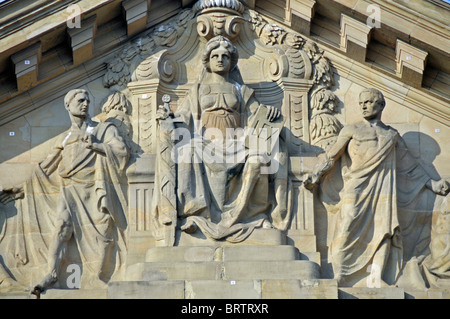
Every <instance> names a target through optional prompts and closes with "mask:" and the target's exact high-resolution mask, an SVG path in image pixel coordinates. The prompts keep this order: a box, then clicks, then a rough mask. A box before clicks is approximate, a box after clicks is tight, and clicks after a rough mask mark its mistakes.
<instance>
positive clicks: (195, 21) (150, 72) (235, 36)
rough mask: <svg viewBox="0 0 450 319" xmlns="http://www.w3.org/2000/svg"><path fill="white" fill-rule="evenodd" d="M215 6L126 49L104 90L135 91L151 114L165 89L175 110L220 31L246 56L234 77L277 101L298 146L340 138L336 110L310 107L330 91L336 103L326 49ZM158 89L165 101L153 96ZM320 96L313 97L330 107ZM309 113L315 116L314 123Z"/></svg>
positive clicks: (250, 15)
mask: <svg viewBox="0 0 450 319" xmlns="http://www.w3.org/2000/svg"><path fill="white" fill-rule="evenodd" d="M211 3H214V4H211ZM211 3H210V2H208V1H203V2H198V3H197V4H195V5H194V6H193V8H192V9H186V10H183V11H182V12H180V13H179V14H178V15H177V16H176V17H175V18H173V19H172V20H171V21H170V22H169V23H167V24H163V25H160V26H157V27H155V28H154V29H152V30H149V32H147V33H146V34H145V35H143V36H141V37H139V38H138V39H137V40H135V41H134V42H133V43H131V44H129V45H128V46H126V47H125V48H124V49H123V51H122V53H121V54H120V55H119V56H117V57H116V58H114V59H113V60H112V61H110V62H109V63H108V67H107V70H108V71H107V73H106V74H105V76H104V82H103V83H104V85H105V87H109V88H110V89H111V90H113V91H115V90H122V91H128V90H129V91H131V92H135V93H136V94H139V96H140V97H141V98H140V99H139V97H138V95H136V94H134V95H135V98H136V97H137V98H138V99H139V101H140V102H138V103H144V104H145V102H143V101H144V100H146V101H147V102H148V103H153V106H152V107H151V108H152V110H150V109H148V110H147V112H153V113H151V118H154V112H156V106H157V104H156V103H160V99H161V96H162V95H163V94H171V95H172V104H171V106H172V108H173V109H174V110H176V108H177V105H178V102H179V100H182V99H183V97H184V95H185V94H186V92H187V91H188V90H189V88H190V86H191V85H192V84H193V83H195V82H196V81H198V79H199V77H200V76H201V74H202V72H203V70H202V66H201V64H200V62H199V61H201V51H202V48H203V47H204V45H205V43H206V42H207V41H208V40H209V39H210V38H212V37H213V36H215V35H224V36H226V37H227V38H229V39H231V40H232V41H233V43H234V45H235V46H236V48H237V49H238V51H239V55H240V59H239V62H238V70H239V71H240V72H235V74H234V77H235V81H236V82H238V83H241V84H243V83H245V84H246V85H248V86H250V87H252V88H253V89H254V90H255V94H256V96H257V97H258V98H259V100H260V101H261V102H262V103H265V104H268V105H275V106H277V107H278V108H280V109H282V112H283V113H285V114H289V115H290V116H289V122H287V123H286V125H287V127H288V128H289V129H290V132H291V133H292V140H293V141H294V143H295V144H296V149H297V151H298V149H299V147H300V145H301V143H302V142H301V141H300V140H303V141H304V142H306V144H302V145H303V147H306V146H305V145H307V144H309V143H310V142H312V144H313V145H314V144H317V145H319V144H320V145H321V146H324V145H327V143H325V144H324V143H323V142H320V141H321V140H322V139H324V138H325V139H328V138H329V137H331V135H333V136H335V135H336V133H337V132H338V130H339V128H340V126H339V123H338V121H337V120H336V119H334V117H333V113H334V109H332V108H331V109H328V112H327V114H328V115H327V116H329V117H330V119H331V120H329V121H317V118H320V117H323V116H324V115H323V113H324V112H323V111H322V112H316V110H318V108H321V109H323V107H319V106H315V105H310V103H311V102H310V100H311V96H320V97H323V96H326V97H327V101H328V100H330V101H331V100H333V101H331V102H330V103H331V104H333V103H336V101H334V100H335V99H336V97H335V96H334V95H333V94H331V92H329V91H328V90H329V89H330V88H331V86H332V85H333V70H332V67H331V65H330V62H329V61H328V59H327V58H325V57H324V56H323V53H324V52H323V51H322V50H320V49H319V48H318V46H317V45H316V44H315V43H314V42H313V41H310V40H305V39H304V38H303V37H302V36H301V35H300V34H298V33H295V32H290V31H287V30H285V29H284V28H282V27H279V26H277V25H276V24H273V23H270V22H269V21H266V20H265V19H264V18H263V17H262V16H261V15H260V14H259V13H257V12H256V11H254V10H251V9H248V8H245V7H244V6H243V5H242V4H241V3H240V2H238V1H235V2H233V1H231V2H229V3H228V2H224V3H223V4H222V3H221V2H219V5H215V2H211ZM250 70H251V71H250ZM152 91H155V92H156V93H157V100H158V99H159V101H157V100H154V99H153V100H152V101H151V102H150V101H149V96H151V93H152ZM319 91H320V92H321V93H320V94H319V93H318V92H319ZM142 96H146V97H147V98H146V99H145V98H144V99H143V98H142ZM155 97H156V96H155ZM320 100H321V99H319V98H315V99H313V100H312V101H315V102H314V103H319V104H320V103H322V104H326V103H325V102H324V101H322V102H320ZM144 104H142V105H144ZM310 108H311V110H313V112H312V114H310V113H311V111H310ZM309 117H312V118H316V121H313V122H314V123H313V124H312V126H311V128H310V127H309V125H310V124H309ZM151 121H152V120H151ZM148 125H150V124H148ZM152 126H154V124H153V125H152ZM324 126H325V127H324ZM328 126H330V127H328ZM147 129H149V128H147ZM138 130H139V129H138ZM310 130H311V133H310ZM311 134H312V135H311ZM153 136H154V135H153ZM310 136H311V137H310ZM311 138H312V139H311ZM138 144H139V143H138ZM149 147H150V149H148V150H147V149H146V148H145V147H144V148H143V150H144V152H148V151H150V150H152V151H150V152H154V149H152V148H151V146H149ZM302 151H303V152H305V149H303V150H302Z"/></svg>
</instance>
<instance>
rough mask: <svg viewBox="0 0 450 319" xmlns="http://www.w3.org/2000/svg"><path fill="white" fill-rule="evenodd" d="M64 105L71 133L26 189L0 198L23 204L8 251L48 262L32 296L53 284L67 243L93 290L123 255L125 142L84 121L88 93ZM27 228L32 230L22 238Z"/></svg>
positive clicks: (107, 125)
mask: <svg viewBox="0 0 450 319" xmlns="http://www.w3.org/2000/svg"><path fill="white" fill-rule="evenodd" d="M64 103H65V107H66V109H67V111H68V112H69V116H70V119H71V122H72V126H71V128H70V129H69V131H67V132H66V133H65V134H63V135H61V137H60V138H59V141H58V142H57V143H56V145H55V146H54V148H53V151H52V152H51V153H50V155H48V157H47V158H46V159H45V160H44V161H43V162H41V163H40V164H39V165H38V166H37V168H36V169H35V171H34V172H33V175H32V176H31V178H29V180H28V181H26V182H25V183H24V185H22V186H20V187H15V188H11V189H4V190H3V191H2V194H1V200H2V202H4V203H6V202H7V201H8V200H10V199H17V198H18V197H19V198H20V197H21V198H23V199H21V200H20V203H18V205H17V207H19V209H18V214H20V218H19V222H20V223H22V224H23V225H25V226H24V229H22V231H23V233H18V234H16V237H17V239H16V242H15V244H13V245H12V246H13V247H12V249H13V251H12V252H13V253H14V255H15V256H16V258H19V259H20V261H21V263H22V264H23V265H25V264H27V262H28V260H29V259H32V258H35V255H40V258H41V259H42V258H44V259H46V262H45V263H46V264H47V269H48V271H47V274H46V275H45V276H44V278H43V279H42V281H41V282H40V283H39V284H38V285H36V286H35V287H34V289H33V293H35V294H40V292H42V291H43V290H45V289H47V288H48V287H51V286H52V285H53V284H55V282H57V280H58V278H59V272H60V270H61V265H62V263H63V262H64V260H65V259H66V257H67V256H66V255H67V254H66V251H67V246H68V242H69V239H71V238H72V237H74V238H75V241H76V243H77V247H78V249H79V253H80V256H81V260H82V263H83V268H84V269H85V272H86V273H89V274H91V279H89V280H90V283H89V286H91V287H95V286H98V284H100V285H104V283H105V282H107V281H108V280H109V279H110V278H111V276H112V275H113V273H114V271H115V270H116V265H119V264H120V259H119V257H118V255H120V254H121V253H123V252H125V245H124V240H123V234H122V232H123V230H125V228H126V226H127V220H126V214H125V212H126V208H127V197H126V192H125V191H124V189H123V188H124V187H126V182H124V174H123V169H124V168H125V166H126V165H127V162H128V158H129V152H128V149H127V147H126V144H125V143H124V140H123V138H122V137H121V136H120V135H119V131H118V129H117V128H116V127H115V125H113V124H112V123H111V122H94V121H92V120H91V119H90V118H89V113H88V110H89V103H90V100H89V95H88V93H87V91H85V90H81V89H80V90H72V91H70V92H69V93H67V95H66V97H65V99H64ZM19 195H20V196H19ZM30 225H31V226H32V227H38V229H31V230H29V232H27V229H28V228H29V227H30ZM48 229H51V230H53V231H52V232H53V235H52V238H51V239H48V238H45V237H44V233H45V231H46V230H48ZM47 247H48V249H47ZM97 283H98V284H97Z"/></svg>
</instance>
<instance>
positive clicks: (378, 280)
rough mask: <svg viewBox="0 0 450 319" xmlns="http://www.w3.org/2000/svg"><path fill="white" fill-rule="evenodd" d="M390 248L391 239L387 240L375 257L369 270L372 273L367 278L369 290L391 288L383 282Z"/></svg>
mask: <svg viewBox="0 0 450 319" xmlns="http://www.w3.org/2000/svg"><path fill="white" fill-rule="evenodd" d="M390 248H391V239H390V238H385V239H384V240H383V242H382V243H381V245H380V247H379V248H378V250H377V251H376V253H375V255H374V257H373V261H372V265H371V267H370V269H368V270H369V271H370V275H369V276H368V277H367V287H368V288H380V287H386V286H389V285H388V284H386V283H385V282H384V281H383V279H382V276H383V271H384V270H385V267H386V263H387V260H388V257H389V252H390Z"/></svg>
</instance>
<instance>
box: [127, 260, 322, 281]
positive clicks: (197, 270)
mask: <svg viewBox="0 0 450 319" xmlns="http://www.w3.org/2000/svg"><path fill="white" fill-rule="evenodd" d="M319 273H320V270H319V265H318V264H316V263H314V262H311V261H306V260H288V261H225V262H218V261H211V262H151V263H138V264H135V265H132V266H130V267H128V269H127V272H126V277H125V278H126V280H128V281H133V280H144V281H145V280H149V281H152V280H237V279H239V280H247V279H316V278H319Z"/></svg>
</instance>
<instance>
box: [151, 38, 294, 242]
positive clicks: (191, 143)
mask: <svg viewBox="0 0 450 319" xmlns="http://www.w3.org/2000/svg"><path fill="white" fill-rule="evenodd" d="M237 61H238V52H237V50H236V48H235V47H234V45H233V44H232V43H231V41H230V40H228V39H227V38H225V37H223V36H217V37H214V38H212V39H211V40H209V41H208V43H207V44H206V48H205V50H204V51H203V55H202V62H203V65H204V71H203V74H202V77H201V79H200V81H199V82H198V83H195V84H194V85H193V87H192V89H191V91H190V92H189V94H188V95H187V96H186V98H185V100H184V102H183V103H182V105H181V106H180V107H179V108H178V110H177V112H176V114H175V115H174V114H172V112H171V111H170V110H169V109H167V108H161V109H160V110H159V112H158V118H159V122H160V128H161V133H160V134H161V138H160V142H159V143H160V147H159V154H158V156H159V157H158V163H159V164H158V165H159V166H158V167H159V169H158V170H157V173H156V174H157V176H156V178H155V179H156V183H157V185H158V187H157V190H156V192H155V194H156V195H155V198H154V203H155V204H156V206H155V209H154V217H155V223H158V221H159V223H160V224H171V225H172V227H175V226H176V223H177V221H176V219H175V218H174V212H175V211H176V212H177V215H176V216H178V217H179V218H180V219H181V222H182V225H181V229H182V230H184V231H186V232H194V231H196V229H197V227H198V228H200V230H201V231H202V232H203V233H204V234H205V235H206V236H208V237H209V238H212V239H214V240H220V239H226V240H228V241H234V242H239V241H242V240H244V239H245V238H246V237H247V236H248V235H249V234H250V233H251V232H252V230H253V229H254V228H257V227H273V225H272V224H275V226H277V227H278V226H280V225H286V221H284V220H283V219H289V216H286V214H285V212H284V215H283V214H281V213H280V212H279V210H275V213H274V215H271V214H270V211H271V209H270V208H271V205H270V202H269V200H268V198H269V184H268V173H277V172H278V169H277V170H276V171H274V172H268V173H265V174H264V169H263V167H265V166H267V165H268V160H267V159H266V158H264V157H267V154H268V153H271V151H272V150H271V149H267V148H266V149H263V150H262V151H261V149H259V148H258V147H256V148H252V145H249V144H246V142H245V139H239V138H238V136H239V134H241V135H242V133H243V132H244V130H243V128H245V127H250V128H254V129H257V130H261V131H263V130H267V132H270V133H267V132H264V133H263V134H269V135H266V138H272V140H276V139H277V137H278V134H279V131H280V130H281V128H282V124H283V123H282V121H281V118H280V115H281V114H280V111H279V110H278V109H277V108H275V107H271V106H265V105H263V104H260V103H259V102H258V101H257V100H256V99H255V97H254V94H253V90H252V89H250V88H249V87H247V86H245V85H244V84H243V83H239V82H238V81H239V79H240V76H239V73H238V72H239V71H238V69H237V68H236V64H237ZM261 123H262V124H261ZM271 128H275V129H276V130H278V132H277V133H273V131H271V130H270V129H271ZM167 134H175V135H176V137H172V139H175V140H178V139H179V137H180V136H182V137H183V138H182V141H180V142H179V143H176V144H175V145H170V138H168V137H167V136H168V135H167ZM250 134H251V133H250ZM256 134H258V133H256ZM271 134H274V135H271ZM249 138H250V139H251V136H249ZM272 145H273V143H272ZM168 150H170V152H171V153H172V156H168V154H167V152H168ZM171 160H172V161H174V162H173V163H169V162H170V161H171ZM161 168H165V169H163V170H161ZM284 169H286V168H285V167H281V171H282V170H284ZM280 174H282V173H280ZM285 182H286V180H285ZM174 184H176V185H174ZM175 186H176V194H175V192H174V187H175ZM281 195H282V196H285V194H280V196H281ZM167 212H170V213H167ZM170 216H172V217H170ZM172 242H173V241H172Z"/></svg>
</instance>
